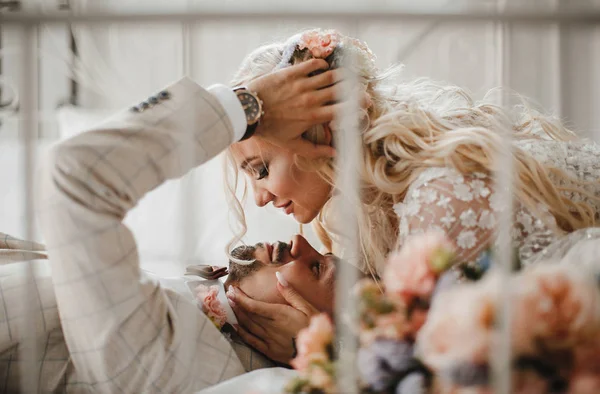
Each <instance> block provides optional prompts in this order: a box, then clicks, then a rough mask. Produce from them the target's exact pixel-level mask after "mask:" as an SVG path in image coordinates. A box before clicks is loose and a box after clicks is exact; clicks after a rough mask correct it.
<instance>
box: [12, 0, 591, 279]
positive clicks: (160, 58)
mask: <svg viewBox="0 0 600 394" xmlns="http://www.w3.org/2000/svg"><path fill="white" fill-rule="evenodd" d="M54 3H55V2H54V1H41V2H40V1H30V2H29V3H28V7H32V8H36V7H53V5H54ZM72 3H74V5H75V6H76V7H78V8H79V9H81V8H84V9H93V10H98V9H101V10H115V11H121V12H130V11H136V10H137V11H140V10H141V11H144V10H149V9H150V7H154V8H152V10H156V9H157V8H156V7H162V8H163V9H170V10H178V11H181V10H185V9H189V8H190V7H192V8H193V7H200V6H202V7H204V9H207V8H210V7H215V9H218V8H219V7H230V8H233V9H236V10H240V11H241V10H251V9H252V8H253V7H259V8H260V7H268V6H270V5H273V4H275V6H279V7H281V6H282V3H281V2H280V1H278V2H269V1H262V2H261V1H253V2H245V1H241V0H237V1H236V0H227V1H225V0H224V1H219V2H207V1H202V2H201V1H200V0H170V1H169V2H164V1H158V0H155V1H150V0H144V1H141V0H104V1H103V2H99V1H80V2H72ZM249 3H251V4H249ZM338 3H339V4H338ZM414 3H415V2H414V1H413V2H409V1H396V2H393V1H384V0H377V1H373V0H372V1H370V2H348V1H343V0H339V1H337V0H335V1H330V2H329V3H328V4H327V7H331V6H332V4H333V6H335V4H338V6H339V7H376V6H378V5H383V6H390V4H392V5H394V6H402V5H408V6H413V7H415V6H419V7H434V8H432V9H434V10H435V9H439V7H442V6H444V4H446V5H448V4H450V5H451V6H452V7H453V9H455V10H456V9H460V8H461V7H469V6H471V7H473V6H476V7H493V6H495V5H496V2H495V1H492V0H488V1H484V0H479V1H467V0H463V1H457V0H454V1H452V2H448V1H445V0H444V1H441V0H439V1H437V0H436V1H421V2H418V4H417V5H415V4H414ZM505 3H508V6H509V7H523V6H527V7H536V6H541V7H550V6H564V5H565V3H567V2H561V1H536V0H530V1H522V0H515V1H508V2H505ZM583 3H584V0H580V1H579V2H578V4H579V5H582V4H583ZM592 3H598V2H593V1H590V2H589V4H592ZM289 5H290V6H291V7H299V6H306V7H320V6H323V5H322V2H320V1H312V0H310V1H306V0H305V1H303V2H289ZM307 27H327V28H336V29H339V30H341V31H342V32H343V33H346V34H350V35H354V36H356V37H359V38H361V39H363V40H364V41H366V42H367V43H368V44H369V46H370V47H371V49H372V50H373V52H374V53H375V54H376V55H377V56H378V63H379V66H380V67H382V68H385V67H386V66H389V65H390V64H392V63H397V62H401V63H404V64H405V65H406V76H407V78H409V77H416V76H427V77H432V78H434V79H439V80H445V81H449V82H452V83H455V84H458V85H461V86H464V87H467V88H469V89H471V90H472V91H473V93H474V94H475V95H476V96H478V97H481V96H482V95H483V94H484V93H485V92H486V91H487V90H488V89H490V88H492V87H495V86H497V85H498V84H499V83H502V82H504V83H505V85H507V86H509V87H511V88H513V89H515V90H517V91H519V92H521V93H523V94H524V95H526V96H529V97H531V98H533V99H534V100H536V101H537V102H539V103H540V105H542V106H544V107H545V108H547V109H548V110H550V111H554V112H556V113H558V114H559V115H561V116H562V117H563V118H564V119H566V120H567V121H568V122H569V123H570V124H572V125H573V127H574V128H575V129H576V130H579V131H580V132H581V133H582V134H583V135H588V136H592V135H594V133H595V135H600V114H599V112H600V111H598V109H600V76H599V75H600V73H599V72H598V70H600V27H592V26H583V27H562V28H561V27H559V26H557V25H552V24H547V25H535V26H528V25H524V24H513V25H512V26H510V28H509V30H508V34H507V35H508V39H505V41H504V43H505V45H506V46H505V48H504V52H502V50H501V48H500V47H499V45H498V44H499V42H500V41H499V34H500V30H499V28H498V26H497V25H496V24H494V23H483V22H479V23H447V22H446V23H444V22H442V23H432V22H420V21H410V22H406V21H404V22H390V21H382V20H377V19H368V18H365V19H364V20H360V21H359V23H357V24H349V23H347V22H344V21H343V20H332V19H315V20H313V21H311V23H310V24H306V23H301V22H298V21H296V20H294V19H293V18H286V19H281V20H277V21H274V20H273V19H271V20H268V21H263V22H258V23H257V22H256V21H251V22H240V21H239V20H237V19H236V20H227V19H223V20H219V21H209V22H203V23H195V24H193V25H181V24H179V23H172V24H163V25H152V24H136V25H126V24H116V23H115V24H106V25H101V26H94V27H83V26H74V27H73V29H74V32H75V33H76V37H77V38H78V44H79V50H80V53H81V58H82V60H83V66H82V67H80V69H79V70H78V72H79V74H78V77H80V81H79V89H80V95H79V104H80V108H83V109H86V110H94V111H95V112H94V111H92V114H91V115H90V113H89V111H87V112H85V111H82V110H75V111H70V112H63V113H62V115H63V118H62V119H63V121H64V120H65V119H66V120H67V121H68V122H67V123H68V126H69V127H63V129H62V131H63V133H67V134H68V133H72V132H74V130H77V129H78V128H81V127H82V125H86V124H89V122H95V121H96V120H97V118H98V111H100V113H105V112H112V111H115V110H118V109H121V108H123V107H126V106H129V105H130V104H132V103H137V102H139V101H140V100H142V99H144V98H145V97H147V96H149V95H150V94H152V93H153V92H155V91H157V90H159V89H161V88H162V87H163V86H165V85H167V84H168V83H170V82H172V81H174V80H176V79H177V78H178V77H180V76H181V75H183V74H187V75H189V76H190V77H192V78H193V79H195V80H197V81H198V82H199V83H200V84H202V85H205V86H206V85H210V84H212V83H215V82H219V83H227V82H228V81H229V79H230V78H231V76H232V75H233V73H234V71H235V70H236V68H237V66H238V65H239V64H240V62H241V60H242V59H243V57H244V56H245V55H246V54H247V53H248V52H249V51H250V50H252V49H254V48H256V47H257V46H258V45H260V44H264V43H268V42H271V41H273V40H275V39H284V38H286V37H287V36H289V35H290V34H292V33H295V32H297V31H298V30H300V29H303V28H307ZM1 29H2V48H3V49H2V51H3V52H2V53H3V55H4V56H3V58H2V62H3V63H2V64H3V70H2V75H3V76H5V77H8V78H11V79H12V80H13V81H17V80H18V78H19V75H20V70H21V67H20V65H19V61H18V51H19V49H18V48H19V43H20V41H19V32H18V29H14V28H12V29H9V28H8V27H5V26H2V28H1ZM39 47H40V54H41V56H40V62H39V83H38V86H39V92H40V95H39V99H40V102H39V105H40V109H41V116H40V119H41V123H40V131H39V132H40V136H41V137H42V140H41V141H49V140H54V139H56V138H58V137H59V135H60V129H59V127H58V126H59V124H58V122H57V118H56V108H57V105H59V104H60V103H61V102H64V101H65V100H67V99H68V98H69V89H70V79H69V74H70V73H71V72H72V69H73V68H72V67H71V65H70V62H71V56H70V54H69V52H68V34H67V29H66V28H65V27H64V26H42V28H41V29H40V34H39ZM502 53H504V55H502ZM501 64H504V66H505V69H506V70H508V73H506V74H505V75H506V80H504V81H503V80H502V77H501V74H502V73H501V71H502V69H501ZM6 94H7V93H6V91H5V95H6ZM2 122H3V124H2V125H1V126H0V165H2V167H3V168H5V169H6V168H8V169H10V170H9V171H3V174H2V175H0V176H1V178H0V187H1V188H3V189H4V190H2V192H1V193H0V198H1V199H2V200H0V201H1V202H2V207H1V208H0V231H3V232H9V233H13V234H15V235H22V234H23V226H22V221H21V219H22V217H23V205H22V202H21V201H22V193H21V189H20V188H19V187H20V186H18V179H19V173H18V166H19V164H20V161H19V160H20V159H21V155H20V153H19V150H18V149H17V148H16V144H15V142H14V139H15V137H16V136H17V135H18V130H19V128H18V123H17V122H16V120H15V118H14V117H11V116H8V117H7V116H4V117H3V118H2ZM64 125H65V123H64V122H63V126H64ZM220 175H221V165H220V158H218V159H215V160H213V161H211V162H210V163H209V164H208V165H206V166H204V167H202V168H200V169H198V170H196V171H194V172H193V173H192V174H191V175H190V177H188V180H187V181H184V182H181V181H176V182H170V183H169V184H167V185H165V186H163V187H161V188H160V189H159V190H157V191H156V192H155V193H152V194H150V195H149V196H147V197H146V198H145V199H144V200H143V201H142V202H141V204H140V206H139V207H138V208H136V209H135V210H134V212H132V214H131V215H130V217H129V218H128V221H129V223H130V224H131V225H132V226H133V228H134V232H135V234H136V237H137V238H138V241H139V244H140V251H141V254H142V257H143V258H144V259H145V260H147V261H149V262H154V263H155V264H154V265H152V267H153V269H154V268H155V269H156V270H158V271H161V272H168V273H170V272H173V273H176V272H177V270H176V269H174V268H173V267H178V268H177V269H179V267H181V266H182V265H184V264H185V261H188V260H202V261H207V262H211V263H224V262H225V260H224V257H223V248H224V246H225V243H226V242H227V240H228V239H229V238H230V236H231V233H230V232H229V230H228V228H227V206H226V204H225V201H224V198H225V195H224V193H223V191H222V190H223V187H222V181H221V178H220ZM186 182H187V183H186ZM186 185H187V186H186ZM185 187H191V188H192V190H193V191H194V193H193V194H190V193H189V192H185V193H184V192H183V191H184V190H187V191H189V190H190V189H185ZM190 200H193V202H195V203H194V204H191V205H189V204H188V206H187V208H182V206H183V205H184V204H183V203H182V201H188V202H189V201H190ZM249 202H250V203H249V204H248V205H247V214H248V225H249V228H250V232H249V235H248V238H247V241H248V242H255V241H258V240H269V241H274V240H277V239H288V238H289V237H290V236H291V235H292V234H294V233H295V232H297V231H298V226H297V224H296V223H294V222H293V221H292V220H290V219H289V218H287V217H283V216H281V215H280V214H278V213H276V212H273V211H270V210H267V211H265V210H260V211H259V210H258V209H256V207H254V204H253V200H252V199H250V201H249ZM184 218H192V221H191V223H192V224H193V225H192V226H191V227H186V230H185V231H187V232H188V234H189V232H191V233H192V235H191V236H190V239H191V240H192V243H191V244H187V245H184V244H183V243H182V241H181V240H182V239H183V238H184V237H182V231H184V230H183V229H184V227H183V226H184V222H185V220H184ZM309 236H310V239H311V240H312V241H313V242H314V243H315V244H316V243H317V242H316V240H315V237H314V236H312V235H311V234H309ZM194 240H197V241H195V242H194ZM165 261H174V262H176V265H175V266H172V267H171V268H166V266H165V264H164V262H165ZM159 262H160V263H159Z"/></svg>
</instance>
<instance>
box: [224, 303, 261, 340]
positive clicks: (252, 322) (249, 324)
mask: <svg viewBox="0 0 600 394" xmlns="http://www.w3.org/2000/svg"><path fill="white" fill-rule="evenodd" d="M233 311H234V313H235V317H236V318H237V321H238V324H239V326H240V327H243V328H244V329H245V330H246V331H248V332H250V333H252V334H253V335H255V336H257V337H259V338H266V337H267V336H268V335H267V331H266V330H265V329H264V328H263V326H261V325H260V324H259V322H258V321H257V319H253V318H252V317H251V316H249V315H248V314H247V313H246V312H244V311H243V310H240V309H239V308H237V309H236V308H233Z"/></svg>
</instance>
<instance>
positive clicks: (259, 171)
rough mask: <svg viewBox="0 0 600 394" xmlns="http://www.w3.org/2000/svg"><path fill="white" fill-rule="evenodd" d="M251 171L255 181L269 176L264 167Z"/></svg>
mask: <svg viewBox="0 0 600 394" xmlns="http://www.w3.org/2000/svg"><path fill="white" fill-rule="evenodd" d="M252 170H253V171H252V172H253V174H254V177H255V178H256V180H257V181H260V180H261V179H264V178H266V177H268V176H269V168H268V167H267V166H266V165H261V166H260V167H259V168H253V169H252Z"/></svg>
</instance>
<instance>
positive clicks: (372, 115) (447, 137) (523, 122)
mask: <svg viewBox="0 0 600 394" xmlns="http://www.w3.org/2000/svg"><path fill="white" fill-rule="evenodd" d="M287 45H288V44H286V43H285V42H281V43H275V44H270V45H266V46H262V47H260V48H258V49H256V50H255V51H253V52H252V53H250V54H249V55H248V56H247V57H246V58H245V60H244V61H243V63H242V65H241V67H240V68H239V70H238V72H237V73H236V75H235V77H234V78H233V81H232V85H233V86H239V85H244V84H246V83H248V82H249V81H251V80H253V79H255V78H257V77H259V76H262V75H265V74H267V73H270V72H272V71H273V70H274V69H275V68H276V67H277V65H278V64H279V63H280V62H281V60H282V57H283V56H284V53H285V52H286V50H287V51H289V48H287ZM296 52H297V53H294V55H293V56H292V59H291V63H292V64H293V63H298V62H300V61H305V60H307V58H310V56H306V53H305V52H304V53H303V52H301V51H296ZM327 60H328V61H330V58H329V57H328V58H327ZM400 73H401V69H400V68H399V67H393V68H391V69H389V70H387V71H385V72H381V73H380V72H377V73H375V74H374V75H359V77H360V79H361V80H362V81H363V83H364V85H365V88H366V89H367V92H368V93H369V94H370V95H371V98H372V101H373V105H372V107H371V108H370V109H369V110H368V113H367V115H368V118H367V119H366V120H367V121H366V122H364V124H363V128H362V130H361V136H362V141H363V157H362V166H361V174H360V185H361V200H362V203H361V204H360V206H359V207H357V211H358V212H357V217H358V222H359V239H360V251H361V256H360V264H361V267H360V268H362V269H364V270H365V271H367V270H368V271H370V272H371V274H373V275H376V272H381V271H380V270H381V268H382V267H383V265H384V262H385V258H386V256H387V254H388V253H389V252H390V251H391V250H392V249H393V248H394V247H395V246H396V243H397V240H398V227H399V226H398V219H397V215H396V214H395V213H394V211H393V205H394V204H396V203H398V202H401V201H403V200H404V198H405V195H406V193H407V190H408V188H409V186H410V185H411V183H412V182H413V181H414V180H415V179H416V178H417V177H418V176H419V174H421V173H422V172H423V171H424V170H426V169H428V168H431V167H447V166H451V167H454V168H455V169H457V170H458V171H460V172H461V173H462V174H469V173H472V172H475V171H477V172H483V173H486V174H490V175H491V174H492V173H494V171H495V168H494V167H493V165H494V163H493V161H494V158H495V157H496V155H497V154H499V151H498V149H499V147H501V146H502V141H503V138H504V137H503V133H505V131H504V130H506V125H507V124H509V125H511V126H512V127H511V129H512V133H513V138H514V139H515V140H519V139H525V138H527V139H539V140H548V139H551V140H559V141H568V140H574V139H576V138H577V137H576V136H575V134H574V133H573V132H572V131H570V130H568V129H567V128H566V127H565V126H564V125H563V124H562V123H561V122H560V120H559V119H557V118H555V117H552V116H547V115H543V114H541V113H540V112H538V111H536V110H534V109H533V108H532V106H531V105H529V104H528V103H526V102H525V101H524V100H523V99H520V104H519V105H516V106H513V107H511V108H508V109H507V108H503V107H501V106H498V105H496V104H494V103H493V102H492V100H491V99H490V98H491V96H490V95H487V96H486V98H485V99H484V100H482V101H481V102H475V101H474V100H473V98H472V97H471V95H470V94H469V93H467V92H466V91H465V90H464V89H461V88H459V87H457V86H451V85H445V84H439V83H436V82H434V81H431V80H429V79H416V80H410V81H402V80H401V78H400ZM491 93H493V92H491ZM308 135H309V137H308V138H311V137H310V136H311V135H312V136H313V137H312V138H311V139H314V142H319V141H318V135H319V133H318V127H317V128H315V130H313V133H309V134H308ZM513 152H514V171H515V174H516V175H515V176H514V182H515V184H514V190H515V194H516V196H515V197H516V198H517V199H518V200H519V201H520V202H522V203H523V204H524V205H525V206H526V207H527V208H528V209H530V210H531V211H532V212H534V213H539V205H540V204H543V205H544V206H546V207H547V208H548V209H549V211H550V213H551V214H552V215H553V216H554V218H555V220H556V224H557V226H558V228H557V227H556V226H554V227H553V228H554V229H555V231H557V232H571V231H574V230H576V229H580V228H584V227H590V226H594V225H595V224H596V220H597V218H598V212H596V210H595V208H594V207H593V206H591V205H590V204H588V203H586V202H585V201H583V202H576V201H573V200H572V199H570V198H568V197H567V195H566V194H565V193H564V192H566V191H569V192H573V191H575V192H578V193H581V195H582V196H585V197H587V198H588V199H592V200H594V201H599V202H600V198H598V197H596V196H594V195H592V194H591V193H589V192H588V191H586V190H585V188H584V186H585V184H584V183H583V182H581V181H578V180H577V179H574V178H572V177H570V176H569V175H568V174H567V173H565V172H563V171H562V170H560V169H558V168H555V167H550V166H546V165H544V164H542V163H540V162H539V161H537V160H536V159H534V158H533V157H532V156H531V155H529V154H528V153H527V152H525V151H523V150H520V149H518V148H517V147H515V149H514V151H513ZM297 162H298V165H301V166H305V167H306V168H310V169H312V170H315V171H318V172H319V173H320V174H321V175H322V176H323V178H324V179H325V180H327V181H328V182H330V183H331V184H332V185H333V184H334V179H335V163H334V162H333V161H332V160H323V161H321V162H319V163H317V164H316V165H315V164H314V163H313V164H308V163H306V162H304V161H303V160H301V159H298V160H297ZM225 166H226V173H227V176H226V184H227V191H228V194H229V200H230V206H231V207H232V211H233V213H234V214H235V216H236V217H237V219H238V221H239V223H240V225H241V226H240V229H239V230H240V231H239V232H238V234H237V236H236V237H235V238H234V239H233V240H232V242H231V243H230V244H229V245H228V247H227V248H228V250H229V249H230V248H231V246H232V245H234V244H236V243H237V242H239V241H240V240H241V238H242V237H243V235H244V233H245V232H246V229H247V227H246V223H245V216H244V210H243V206H242V204H241V202H240V200H239V199H237V198H236V194H235V192H236V190H237V187H238V182H239V177H238V172H237V169H236V166H235V162H234V161H233V157H232V155H231V153H230V152H229V154H228V160H227V162H226V163H225ZM557 179H558V180H564V181H566V182H565V183H564V184H565V185H568V186H564V187H560V186H558V184H557ZM561 184H562V182H561ZM246 191H247V187H246V185H245V184H244V196H245V194H246ZM336 199H337V198H336V196H335V192H334V193H333V197H332V198H331V199H330V200H329V201H328V202H327V203H326V204H325V206H323V208H322V209H321V211H320V213H319V215H318V217H317V218H316V219H315V220H314V221H313V222H312V224H313V228H314V230H315V232H316V234H317V236H318V237H319V239H320V240H321V241H322V243H323V245H324V246H325V248H326V249H328V251H330V252H333V253H336V254H339V253H340V251H338V250H336V248H337V245H339V244H340V241H341V237H342V236H343V235H342V234H343V233H342V232H341V231H340V227H341V226H339V225H336V223H335V219H336V218H335V214H334V213H332V212H333V210H334V209H335V208H334V206H335V201H336ZM548 225H550V226H552V223H548Z"/></svg>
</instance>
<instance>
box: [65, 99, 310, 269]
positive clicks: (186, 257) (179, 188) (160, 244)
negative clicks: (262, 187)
mask: <svg viewBox="0 0 600 394" xmlns="http://www.w3.org/2000/svg"><path fill="white" fill-rule="evenodd" d="M109 115H112V113H109V112H107V111H95V110H85V109H79V108H75V107H65V108H63V109H61V110H60V111H59V114H58V120H59V128H60V134H61V138H68V137H71V136H73V135H76V134H78V133H81V132H82V131H84V130H86V129H87V128H89V127H91V126H94V125H96V124H98V123H100V122H101V121H102V120H103V119H104V118H106V117H107V116H109ZM186 182H187V183H186ZM186 185H187V186H186ZM189 188H191V190H192V191H193V192H192V194H190V193H188V192H187V190H190V189H189ZM249 197H250V198H249V199H248V203H247V204H246V207H245V209H246V217H247V223H248V233H247V235H246V238H245V240H246V242H248V243H254V242H259V241H269V242H273V241H277V240H284V241H287V240H289V239H290V237H291V236H292V235H294V234H296V233H297V232H298V228H299V227H298V224H297V223H296V222H295V221H294V220H293V219H291V218H289V217H286V216H285V215H283V214H282V213H279V212H275V210H274V209H264V208H258V207H257V206H256V205H255V204H254V199H253V198H251V196H249ZM194 201H195V202H196V203H194ZM226 201H227V200H226V195H225V192H224V185H223V174H222V156H218V157H216V158H214V159H213V160H211V161H209V162H208V163H206V164H204V165H203V166H201V167H199V168H196V169H194V170H192V171H191V172H190V173H189V174H188V175H187V176H186V178H185V180H181V179H178V180H173V181H168V182H166V183H165V184H163V185H162V186H160V187H158V188H157V189H156V190H154V191H152V192H151V193H148V194H147V195H146V196H145V197H144V198H143V199H142V200H141V201H140V203H139V204H138V206H137V207H135V208H134V209H133V210H132V211H131V212H130V213H129V214H128V215H127V217H126V219H125V223H126V224H127V225H128V226H129V227H130V229H131V230H132V232H133V234H134V235H135V237H136V239H137V242H138V248H139V253H140V256H141V259H142V262H144V261H147V262H148V264H146V265H147V266H145V265H144V263H142V268H145V269H148V270H150V271H154V272H156V273H160V274H161V275H178V274H181V273H183V271H184V268H185V266H186V265H188V264H212V265H226V264H227V258H226V255H225V252H224V250H225V246H226V245H227V243H228V242H229V241H230V240H231V239H232V238H233V232H232V231H231V230H230V228H229V224H228V212H229V207H228V205H227V202H226ZM186 220H189V223H187V224H185V221H186ZM307 227H310V226H307ZM186 229H187V230H186ZM186 231H187V238H188V239H186V236H185V233H186ZM305 231H306V236H307V238H308V239H309V241H311V243H312V244H313V245H316V248H317V249H318V248H320V243H319V242H318V240H317V238H316V236H315V235H314V234H313V233H312V230H311V229H310V228H307V229H305ZM170 263H171V266H169V267H166V268H164V269H163V267H160V264H165V265H169V264H170ZM158 271H159V272H158Z"/></svg>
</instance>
